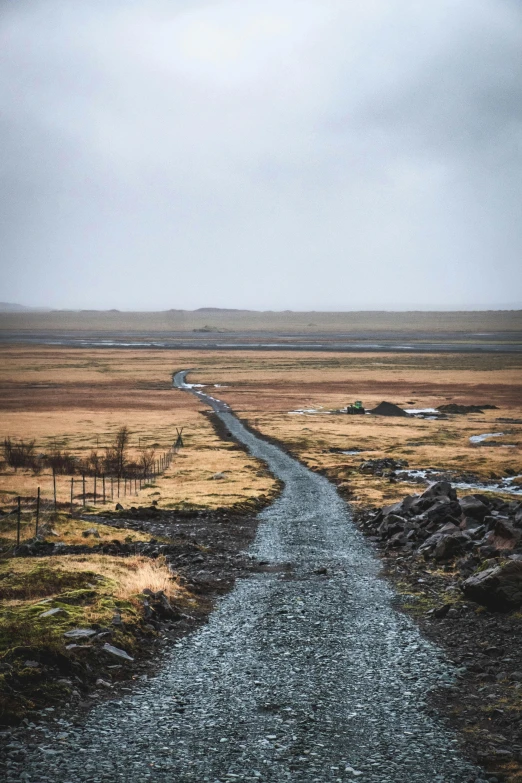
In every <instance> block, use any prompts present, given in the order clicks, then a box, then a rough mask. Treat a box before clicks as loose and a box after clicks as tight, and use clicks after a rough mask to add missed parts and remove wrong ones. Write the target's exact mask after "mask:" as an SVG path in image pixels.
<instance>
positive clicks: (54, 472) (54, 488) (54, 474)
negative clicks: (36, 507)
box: [53, 468, 56, 511]
mask: <svg viewBox="0 0 522 783" xmlns="http://www.w3.org/2000/svg"><path fill="white" fill-rule="evenodd" d="M53 494H54V510H55V511H56V471H55V469H54V468H53Z"/></svg>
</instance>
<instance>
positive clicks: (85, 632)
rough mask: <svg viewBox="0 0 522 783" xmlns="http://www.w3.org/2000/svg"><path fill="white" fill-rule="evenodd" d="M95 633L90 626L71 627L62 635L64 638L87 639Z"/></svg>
mask: <svg viewBox="0 0 522 783" xmlns="http://www.w3.org/2000/svg"><path fill="white" fill-rule="evenodd" d="M96 633H97V631H94V630H93V629H92V628H73V629H72V630H71V631H66V632H65V633H64V636H65V638H66V639H88V638H89V637H90V636H94V635H95V634H96Z"/></svg>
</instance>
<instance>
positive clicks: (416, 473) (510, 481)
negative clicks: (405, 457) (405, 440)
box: [396, 468, 522, 497]
mask: <svg viewBox="0 0 522 783" xmlns="http://www.w3.org/2000/svg"><path fill="white" fill-rule="evenodd" d="M396 473H397V476H399V477H400V478H401V479H402V480H403V481H410V482H413V483H419V484H420V483H423V484H432V483H434V482H435V481H450V482H451V483H452V484H453V486H454V487H456V489H465V490H469V491H471V492H503V493H505V494H507V495H515V496H516V497H522V487H521V486H519V485H517V484H514V482H515V481H516V480H517V479H521V478H522V476H511V477H509V478H503V479H500V480H499V481H491V482H489V483H485V482H484V483H483V482H481V481H469V482H468V481H458V480H456V479H455V478H453V477H452V476H451V475H448V474H447V473H442V472H440V471H437V470H430V469H429V468H426V469H425V470H409V469H408V468H404V469H401V470H397V471H396Z"/></svg>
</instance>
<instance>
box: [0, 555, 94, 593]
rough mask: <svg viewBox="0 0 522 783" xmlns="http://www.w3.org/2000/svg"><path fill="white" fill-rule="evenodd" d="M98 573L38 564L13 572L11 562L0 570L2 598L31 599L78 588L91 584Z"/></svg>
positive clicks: (3, 565)
mask: <svg viewBox="0 0 522 783" xmlns="http://www.w3.org/2000/svg"><path fill="white" fill-rule="evenodd" d="M93 579H96V574H94V573H92V572H88V571H84V572H80V573H78V572H70V571H58V570H55V569H53V568H49V566H45V565H44V566H41V565H36V566H35V568H33V569H31V570H28V571H25V572H23V573H12V572H10V570H9V564H8V563H4V564H2V566H1V570H0V599H3V600H8V599H15V600H28V599H29V600H30V599H31V598H40V597H42V598H43V597H45V596H48V595H54V594H56V593H61V592H62V591H63V590H64V589H65V590H67V589H73V590H78V589H82V588H84V587H86V586H87V585H89V584H90V583H91V582H92V581H93Z"/></svg>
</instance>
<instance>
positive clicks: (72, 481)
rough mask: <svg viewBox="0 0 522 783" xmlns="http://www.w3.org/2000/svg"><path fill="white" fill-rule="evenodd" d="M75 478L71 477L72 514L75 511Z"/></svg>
mask: <svg viewBox="0 0 522 783" xmlns="http://www.w3.org/2000/svg"><path fill="white" fill-rule="evenodd" d="M73 496H74V478H71V516H72V513H73Z"/></svg>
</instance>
